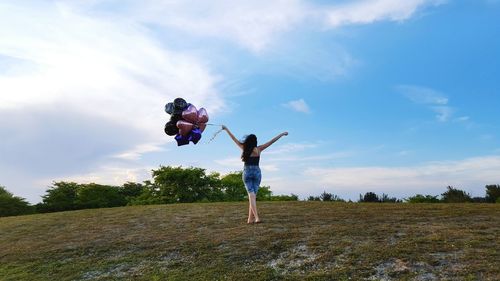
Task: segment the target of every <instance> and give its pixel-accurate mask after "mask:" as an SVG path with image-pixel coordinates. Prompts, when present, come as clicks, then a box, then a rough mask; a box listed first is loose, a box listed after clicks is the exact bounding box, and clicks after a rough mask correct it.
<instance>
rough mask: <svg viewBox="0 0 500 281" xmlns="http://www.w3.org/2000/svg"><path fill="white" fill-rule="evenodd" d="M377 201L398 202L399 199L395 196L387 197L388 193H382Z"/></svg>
mask: <svg viewBox="0 0 500 281" xmlns="http://www.w3.org/2000/svg"><path fill="white" fill-rule="evenodd" d="M379 202H381V203H400V202H401V200H399V199H398V198H396V197H389V195H387V194H385V193H382V197H380V198H379Z"/></svg>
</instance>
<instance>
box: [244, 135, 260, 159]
mask: <svg viewBox="0 0 500 281" xmlns="http://www.w3.org/2000/svg"><path fill="white" fill-rule="evenodd" d="M255 147H257V136H255V135H254V134H251V135H248V136H247V137H246V138H245V141H244V142H243V153H241V160H242V161H243V162H247V160H248V158H250V154H252V151H253V149H254V148H255Z"/></svg>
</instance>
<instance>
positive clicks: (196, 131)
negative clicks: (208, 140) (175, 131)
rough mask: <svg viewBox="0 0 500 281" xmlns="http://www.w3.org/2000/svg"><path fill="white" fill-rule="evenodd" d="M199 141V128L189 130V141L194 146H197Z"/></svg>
mask: <svg viewBox="0 0 500 281" xmlns="http://www.w3.org/2000/svg"><path fill="white" fill-rule="evenodd" d="M200 139H201V130H200V129H199V128H195V129H193V130H191V133H189V140H190V141H192V142H193V143H194V144H197V143H198V142H199V141H200Z"/></svg>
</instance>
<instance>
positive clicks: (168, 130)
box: [165, 120, 179, 136]
mask: <svg viewBox="0 0 500 281" xmlns="http://www.w3.org/2000/svg"><path fill="white" fill-rule="evenodd" d="M178 133H179V128H177V122H173V121H172V120H170V121H168V122H167V124H165V134H167V135H169V136H175V135H177V134H178Z"/></svg>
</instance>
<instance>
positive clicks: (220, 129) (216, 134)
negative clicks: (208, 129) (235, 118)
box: [207, 124, 223, 144]
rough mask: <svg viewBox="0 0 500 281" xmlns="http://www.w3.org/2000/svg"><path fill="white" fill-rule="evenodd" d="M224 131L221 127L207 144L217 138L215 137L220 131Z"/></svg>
mask: <svg viewBox="0 0 500 281" xmlns="http://www.w3.org/2000/svg"><path fill="white" fill-rule="evenodd" d="M207 125H208V124H207ZM222 131H223V129H220V130H218V131H217V132H215V134H214V135H213V136H212V138H211V139H210V140H209V141H208V142H207V144H209V143H211V142H212V141H213V140H214V139H215V137H216V136H217V135H218V134H219V133H220V132H222Z"/></svg>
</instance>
